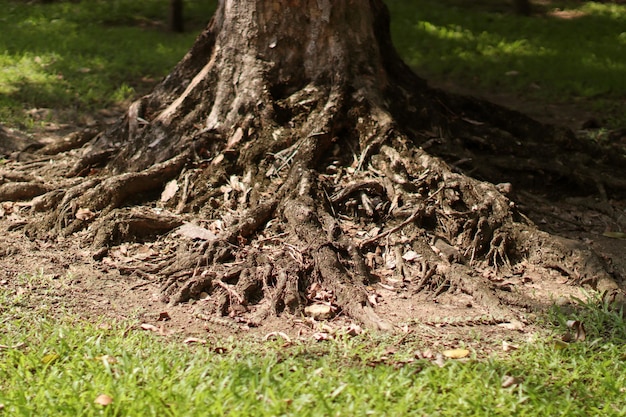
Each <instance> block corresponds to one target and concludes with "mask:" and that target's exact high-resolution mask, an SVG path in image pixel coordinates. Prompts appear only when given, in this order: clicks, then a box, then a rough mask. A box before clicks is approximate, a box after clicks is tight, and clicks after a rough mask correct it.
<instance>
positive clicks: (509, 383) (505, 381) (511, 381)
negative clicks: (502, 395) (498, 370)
mask: <svg viewBox="0 0 626 417" xmlns="http://www.w3.org/2000/svg"><path fill="white" fill-rule="evenodd" d="M519 382H520V381H519V379H517V378H515V377H514V376H511V375H504V377H502V388H509V387H513V386H515V385H517V384H519Z"/></svg>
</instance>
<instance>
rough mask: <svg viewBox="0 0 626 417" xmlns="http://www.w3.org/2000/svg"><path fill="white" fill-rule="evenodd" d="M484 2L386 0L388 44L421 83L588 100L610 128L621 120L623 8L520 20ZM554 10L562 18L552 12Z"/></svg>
mask: <svg viewBox="0 0 626 417" xmlns="http://www.w3.org/2000/svg"><path fill="white" fill-rule="evenodd" d="M483 3H484V4H482V3H481V4H474V3H467V2H459V1H455V0H448V1H444V2H435V1H430V0H421V1H418V2H413V3H411V4H408V3H406V2H401V1H395V0H390V1H389V4H390V8H391V11H392V29H393V34H394V41H395V43H396V45H397V46H398V48H399V50H400V51H401V53H402V55H403V56H404V58H405V59H406V60H407V61H408V62H409V64H410V65H412V66H413V67H414V68H416V69H417V71H418V72H419V73H421V74H423V75H424V76H425V77H426V78H433V79H439V80H448V81H453V82H457V83H459V84H462V85H472V86H473V87H474V88H477V89H479V88H484V89H486V90H490V91H502V92H509V93H515V94H519V95H521V96H523V97H535V98H539V99H542V100H547V101H553V102H559V101H571V100H577V99H579V98H584V99H593V100H595V101H596V105H599V106H601V107H602V108H604V109H607V110H609V111H610V113H611V114H609V115H607V118H608V120H607V121H608V122H610V123H611V124H613V125H619V124H623V123H624V122H626V120H625V119H624V116H623V114H624V106H625V103H624V101H623V97H624V93H625V92H626V77H624V74H625V73H626V54H624V53H623V46H624V42H625V39H626V35H625V33H626V32H625V30H626V29H625V28H626V5H623V4H621V5H620V4H605V3H595V2H569V3H568V2H562V4H558V3H557V2H551V4H550V5H549V6H545V7H544V8H537V13H536V14H535V15H533V16H531V17H522V16H516V15H514V14H513V13H512V12H511V10H508V9H506V5H503V3H502V2H499V3H496V2H483ZM507 4H508V3H507ZM557 8H558V10H559V12H560V13H561V15H560V16H561V17H559V15H554V14H551V13H550V11H551V10H557ZM563 11H569V12H575V15H574V16H575V18H567V19H565V18H562V16H563V14H562V12H563ZM570 16H571V14H570ZM616 105H617V106H618V109H616V110H613V111H611V110H612V109H613V108H614V107H615V106H616Z"/></svg>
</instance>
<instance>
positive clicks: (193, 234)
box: [176, 223, 217, 241]
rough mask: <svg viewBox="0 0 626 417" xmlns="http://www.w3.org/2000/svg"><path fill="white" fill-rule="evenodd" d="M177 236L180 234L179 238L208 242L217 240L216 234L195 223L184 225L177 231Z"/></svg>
mask: <svg viewBox="0 0 626 417" xmlns="http://www.w3.org/2000/svg"><path fill="white" fill-rule="evenodd" d="M176 234H178V235H179V236H185V237H188V238H189V239H200V240H208V241H212V240H215V239H217V236H216V235H215V233H213V232H211V231H210V230H208V229H205V228H204V227H201V226H198V225H196V224H193V223H185V224H183V225H182V226H180V227H179V228H178V229H177V230H176Z"/></svg>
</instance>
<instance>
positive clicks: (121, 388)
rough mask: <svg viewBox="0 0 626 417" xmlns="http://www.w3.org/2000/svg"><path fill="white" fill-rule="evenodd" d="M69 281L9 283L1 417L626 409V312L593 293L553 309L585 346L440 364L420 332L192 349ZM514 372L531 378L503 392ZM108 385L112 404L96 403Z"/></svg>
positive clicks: (611, 412) (547, 344) (545, 346)
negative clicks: (426, 351)
mask: <svg viewBox="0 0 626 417" xmlns="http://www.w3.org/2000/svg"><path fill="white" fill-rule="evenodd" d="M64 285H66V284H65V283H64V282H63V281H62V280H61V281H59V280H50V279H49V278H45V277H43V276H35V277H32V276H31V277H19V278H17V281H16V282H13V283H12V284H11V286H10V287H8V286H6V285H3V286H0V302H1V304H0V305H1V306H2V309H1V310H0V323H2V327H1V328H2V331H1V332H0V344H1V345H5V346H7V345H8V346H14V345H17V344H19V343H23V344H24V345H23V346H22V347H19V348H13V349H11V348H9V349H6V348H5V349H2V350H0V404H1V406H0V409H1V410H2V411H0V415H7V416H8V415H10V416H92V415H93V416H95V415H110V416H223V415H232V416H276V415H293V416H330V415H341V416H362V415H384V416H401V415H418V416H421V415H429V416H461V415H462V416H473V415H475V416H484V415H492V416H511V415H516V416H546V415H550V416H555V415H564V416H593V415H602V416H623V415H626V403H625V402H624V401H623V398H624V391H625V390H626V372H625V371H626V355H624V351H623V346H624V342H626V322H624V319H623V318H622V316H621V315H619V314H617V313H615V312H611V311H610V310H609V309H607V308H606V307H605V306H603V305H602V304H601V303H597V302H596V301H594V300H592V301H589V302H586V303H582V304H581V306H580V308H579V310H578V311H577V312H576V313H570V314H569V315H565V314H564V313H562V312H559V311H557V310H554V311H553V312H551V313H550V314H549V315H548V316H546V320H547V322H548V323H554V324H556V325H558V324H559V323H565V321H566V320H568V319H572V318H577V319H579V320H582V321H583V322H584V323H585V324H586V325H587V336H588V338H587V340H586V341H585V342H577V343H573V344H570V345H569V346H567V347H566V348H563V349H557V348H556V347H555V344H554V342H553V340H552V338H551V337H545V336H540V335H537V336H536V337H535V340H534V341H532V342H529V343H527V344H525V345H523V346H521V347H520V349H519V350H518V351H515V352H513V353H512V354H510V355H508V356H507V355H485V354H484V353H482V352H481V351H480V346H481V345H476V346H477V347H476V348H474V350H473V352H472V355H471V356H470V359H468V360H466V361H457V360H448V361H447V362H446V363H445V364H444V365H443V367H439V366H438V365H436V364H434V363H433V362H432V361H427V360H424V359H415V355H414V352H415V351H416V350H418V349H423V348H424V346H422V345H421V344H420V341H419V340H413V339H408V343H405V344H402V345H397V342H398V341H399V336H373V335H368V334H365V335H362V336H358V337H353V338H351V337H348V336H344V337H339V338H338V339H337V340H335V341H328V342H321V343H314V342H296V343H294V344H292V345H290V346H285V345H283V342H282V341H281V342H278V341H270V342H262V341H255V340H253V339H244V340H243V341H242V340H241V338H240V337H239V338H238V339H239V340H238V341H235V339H234V338H230V339H221V340H220V339H216V338H211V337H210V335H207V338H208V340H209V343H208V344H206V345H191V346H187V345H184V344H183V343H182V342H181V341H180V340H177V339H164V338H161V337H158V336H156V335H155V334H154V333H150V332H145V331H140V330H138V329H137V326H136V323H133V322H110V321H109V322H106V321H104V320H105V319H103V321H102V322H101V323H88V322H85V321H84V320H82V319H80V318H77V317H74V316H72V315H71V314H69V313H67V312H64V310H63V306H62V304H60V303H59V302H58V301H59V299H58V297H60V296H62V294H63V292H64V291H63V289H64ZM53 305H54V306H53ZM555 331H556V334H559V333H561V332H563V331H565V327H561V328H558V327H555ZM405 342H406V340H405ZM458 343H459V344H462V343H463V342H461V341H459V342H458ZM390 347H393V348H394V350H395V352H392V351H391V350H390V349H389V348H390ZM433 349H435V350H436V348H433ZM506 376H512V377H515V378H517V379H518V381H519V383H518V384H517V385H514V386H511V387H508V388H503V387H502V380H503V378H504V377H506ZM101 394H106V395H108V396H110V397H111V398H112V399H113V402H112V403H111V404H110V405H108V406H102V405H98V404H96V403H95V402H94V401H95V399H96V398H97V397H98V396H99V395H101Z"/></svg>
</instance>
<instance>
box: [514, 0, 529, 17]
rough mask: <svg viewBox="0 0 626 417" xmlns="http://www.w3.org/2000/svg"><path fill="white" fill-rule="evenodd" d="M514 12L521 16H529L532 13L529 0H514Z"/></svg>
mask: <svg viewBox="0 0 626 417" xmlns="http://www.w3.org/2000/svg"><path fill="white" fill-rule="evenodd" d="M513 3H514V5H515V13H517V14H520V15H522V16H530V14H531V13H532V6H531V4H530V1H529V0H514V1H513Z"/></svg>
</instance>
